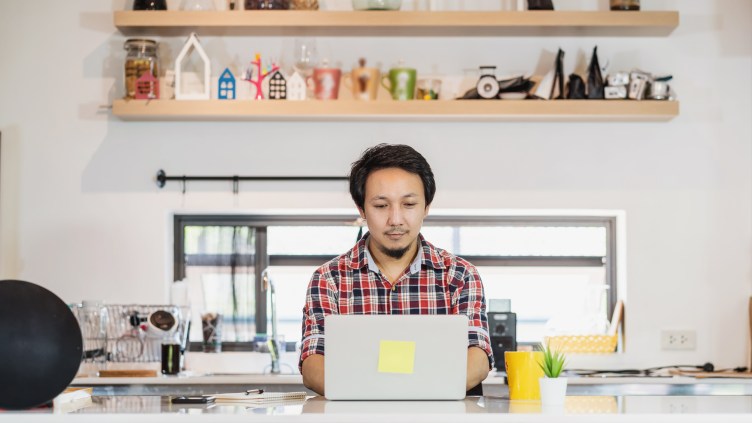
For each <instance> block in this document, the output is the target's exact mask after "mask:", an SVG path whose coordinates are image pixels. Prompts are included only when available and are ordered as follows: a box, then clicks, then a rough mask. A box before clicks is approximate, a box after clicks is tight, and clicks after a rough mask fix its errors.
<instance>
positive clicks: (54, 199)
mask: <svg viewBox="0 0 752 423" xmlns="http://www.w3.org/2000/svg"><path fill="white" fill-rule="evenodd" d="M556 3H557V5H563V6H566V8H578V7H590V8H595V7H603V3H604V2H602V1H596V2H593V1H581V2H577V1H570V2H566V4H563V3H564V2H563V1H558V2H556ZM643 3H645V5H644V9H649V10H660V9H678V10H680V11H681V25H680V27H679V28H678V29H677V30H676V31H674V33H673V34H672V35H671V36H669V37H655V38H654V37H636V38H630V37H616V36H611V37H558V38H557V37H468V38H448V37H446V38H442V37H426V38H423V37H408V38H400V37H386V38H376V37H341V38H336V37H321V38H319V39H318V42H319V45H320V48H321V50H322V51H323V52H324V54H325V55H328V56H329V57H331V58H332V60H335V61H341V62H342V63H343V64H344V65H345V66H346V67H349V66H350V65H351V64H352V63H354V62H355V61H356V60H357V58H358V57H359V56H360V55H366V57H368V58H369V60H370V61H371V62H372V63H375V62H381V63H382V64H383V67H384V68H388V67H389V66H390V65H391V64H393V63H396V61H397V59H399V58H405V59H406V60H407V62H408V64H411V65H414V66H415V67H417V68H418V71H419V72H422V73H426V72H441V73H445V74H462V73H463V69H466V68H475V67H476V66H477V65H484V64H497V65H498V66H499V67H500V70H502V72H508V73H516V72H530V71H531V70H533V69H536V68H539V67H540V66H542V65H540V64H539V61H540V53H541V51H542V50H547V51H549V52H553V51H555V49H556V48H557V47H559V46H561V47H562V48H564V49H565V50H566V51H567V63H566V65H567V71H568V72H569V71H571V70H572V69H573V68H574V67H575V66H578V67H581V66H582V65H583V64H584V63H586V59H587V55H588V54H589V51H590V49H591V48H592V46H593V45H595V44H597V45H598V46H599V51H600V58H601V62H602V63H604V62H606V61H609V60H610V63H611V65H612V69H630V68H632V67H640V68H643V69H645V70H649V71H654V72H657V73H673V74H674V75H675V77H676V79H675V81H674V87H675V89H676V90H677V92H678V93H679V96H680V99H681V101H682V103H681V115H680V116H679V117H678V118H676V119H674V120H673V121H671V122H668V123H452V122H437V123H253V122H234V123H218V122H177V123H165V122H156V123H147V122H122V121H120V120H118V119H116V118H113V117H112V116H110V115H109V113H108V112H107V111H106V110H101V109H100V106H101V105H105V104H109V103H110V102H111V101H112V100H113V99H115V98H118V97H120V96H121V95H122V88H121V86H122V75H121V72H122V70H121V69H122V65H123V59H124V55H125V52H124V51H123V50H122V45H123V41H124V39H125V37H124V36H123V35H121V34H120V33H119V32H118V31H117V30H116V29H115V28H114V27H113V23H112V22H113V16H112V12H113V10H120V9H122V8H124V7H125V6H126V1H125V0H113V1H111V2H106V1H101V0H88V1H87V0H68V1H53V0H48V1H44V2H33V1H28V0H3V1H2V2H0V47H2V48H1V49H0V52H1V53H0V54H1V56H0V130H1V131H2V149H3V150H2V168H1V171H2V175H1V178H0V183H1V184H2V185H1V187H0V192H1V193H2V201H1V202H0V212H1V215H0V225H1V226H0V242H1V244H0V266H1V267H0V276H2V277H5V278H21V279H25V280H29V281H34V282H36V283H40V284H42V285H44V286H46V287H48V288H49V289H51V290H53V291H54V292H56V293H58V294H59V295H60V296H61V297H62V298H63V299H65V300H66V301H77V300H80V299H82V298H101V299H105V300H107V301H109V302H145V303H156V302H163V301H166V300H167V293H166V292H167V288H166V287H167V286H168V284H169V280H170V276H171V264H172V263H171V249H170V233H171V227H170V220H169V216H170V214H171V213H173V212H176V211H208V212H211V211H230V212H244V211H246V210H249V209H254V210H263V209H266V208H288V207H289V208H332V207H334V208H348V207H351V202H350V200H349V198H348V196H347V194H346V187H345V186H344V185H343V184H340V183H306V184H302V183H301V184H282V183H259V184H243V185H242V192H241V194H240V195H238V196H237V197H234V196H232V194H230V193H229V190H230V186H229V184H228V185H227V186H218V185H190V186H189V192H188V194H186V195H185V196H183V195H181V194H180V192H179V186H178V185H176V184H173V185H168V187H167V188H165V189H164V190H159V189H157V188H156V186H155V184H154V182H153V177H154V174H155V172H156V171H157V170H158V169H160V168H163V169H165V170H166V171H167V172H168V173H170V174H219V175H229V174H248V175H271V174H322V175H329V174H345V173H346V172H347V170H348V167H349V163H350V162H352V161H353V160H354V159H355V158H356V157H357V155H358V154H359V152H360V151H362V150H363V149H364V148H366V147H367V146H370V145H373V144H375V143H377V142H382V141H386V142H400V143H408V144H411V145H413V146H415V147H416V148H417V149H418V150H419V151H421V152H422V153H423V154H424V155H425V156H426V157H427V158H428V160H429V162H430V163H431V164H432V166H433V168H434V170H435V173H436V177H437V180H438V187H439V190H438V194H437V196H436V200H435V203H434V208H437V209H438V208H504V209H531V208H542V209H560V208H565V209H569V208H572V209H612V210H624V211H625V212H626V216H627V231H626V236H627V257H628V268H627V275H628V278H629V279H628V281H627V291H628V299H629V301H628V304H627V352H626V353H625V354H623V355H620V356H615V357H606V358H602V359H600V360H594V361H589V362H588V363H589V364H592V365H613V366H622V367H623V366H638V367H647V366H653V365H661V364H673V363H678V362H682V364H683V363H701V362H703V361H708V360H711V361H714V362H715V363H716V365H718V366H737V365H742V364H744V363H745V362H746V358H745V357H746V356H747V334H746V333H747V326H746V321H745V319H744V316H745V315H746V314H745V313H746V304H747V301H748V300H747V299H748V297H749V296H750V292H751V291H752V283H751V282H750V260H749V257H750V239H752V238H751V235H752V175H750V171H751V169H752V166H751V165H752V163H751V160H752V151H751V149H750V141H752V127H751V126H750V117H751V116H752V85H751V83H750V81H751V80H752V78H751V75H752V52H751V50H752V46H751V44H752V37H751V36H750V30H749V28H750V25H751V24H752V5H751V4H750V2H749V1H747V0H723V1H711V0H682V1H667V0H665V1H659V0H655V1H649V2H648V1H646V2H643ZM128 4H130V3H129V2H128ZM465 4H466V5H467V4H470V6H466V7H468V8H469V7H471V6H472V4H473V3H472V2H467V3H465ZM475 4H478V2H476V3H475ZM485 4H487V3H485ZM202 40H203V42H204V45H205V46H206V49H207V50H208V53H209V55H210V56H211V57H212V58H213V60H214V62H215V63H214V65H215V69H216V68H218V67H219V66H220V65H221V66H225V65H227V64H228V63H230V62H233V63H235V64H236V65H239V64H242V63H245V62H246V61H247V60H249V59H250V57H251V56H252V54H253V53H254V52H257V51H258V52H261V53H262V54H264V55H266V56H277V57H279V58H280V59H282V60H286V59H285V58H284V56H285V53H280V51H289V49H290V47H291V45H292V42H293V38H292V37H256V38H253V37H230V38H220V37H203V38H202ZM161 41H162V42H163V45H162V48H161V53H162V59H163V61H164V62H168V61H169V60H168V58H174V55H175V54H176V52H177V51H178V50H179V48H180V45H181V43H182V40H181V39H178V38H164V39H161ZM288 63H289V61H288ZM270 141H274V142H270ZM220 185H221V184H220ZM661 328H669V329H695V330H697V334H698V348H697V350H696V351H691V352H684V353H671V354H669V353H663V352H661V351H660V340H659V331H660V329H661Z"/></svg>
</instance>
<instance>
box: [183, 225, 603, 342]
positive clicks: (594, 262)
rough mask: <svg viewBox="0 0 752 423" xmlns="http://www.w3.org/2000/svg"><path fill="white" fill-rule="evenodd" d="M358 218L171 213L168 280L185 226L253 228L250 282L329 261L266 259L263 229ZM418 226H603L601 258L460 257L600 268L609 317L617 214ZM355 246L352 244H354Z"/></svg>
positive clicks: (260, 310) (262, 317)
mask: <svg viewBox="0 0 752 423" xmlns="http://www.w3.org/2000/svg"><path fill="white" fill-rule="evenodd" d="M357 219H358V215H357V214H354V213H353V214H344V213H343V214H334V213H330V214H314V215H311V214H290V215H264V214H252V215H251V214H249V215H240V214H233V215H222V214H216V215H212V214H175V215H174V216H173V231H174V232H173V234H174V240H173V261H174V267H173V281H180V280H182V279H184V278H185V267H186V260H185V255H184V254H183V247H184V242H185V236H184V235H185V227H186V226H197V225H198V226H201V225H203V226H249V227H252V228H254V230H255V236H256V242H255V243H254V247H255V250H254V255H253V260H251V259H250V257H249V256H241V257H240V259H241V260H243V258H244V257H245V260H246V261H245V262H243V263H247V264H249V265H253V266H254V274H255V278H254V280H256V281H258V280H261V272H262V271H263V269H265V268H266V267H267V266H270V265H271V266H296V265H301V266H302V265H306V266H318V265H321V264H323V263H325V262H327V261H328V260H331V259H332V257H331V256H328V255H273V256H268V255H267V252H266V250H267V228H268V227H269V226H339V225H345V224H346V223H345V222H349V221H352V222H353V225H355V222H356V220H357ZM423 226H505V227H508V226H538V227H603V228H605V230H606V254H605V257H593V256H488V255H484V256H473V255H462V257H463V258H464V259H466V260H468V261H469V262H471V263H473V264H474V265H475V266H555V267H562V266H583V267H599V266H603V267H604V268H605V276H606V281H605V282H606V284H607V285H608V287H609V289H608V295H607V303H608V304H607V312H608V316H611V315H612V314H613V310H614V307H615V305H616V301H617V298H618V293H617V290H618V288H617V283H618V281H617V239H616V237H617V217H616V216H595V215H578V216H562V215H551V216H538V215H490V214H487V215H477V216H476V215H460V214H446V215H445V214H433V215H429V216H427V217H426V218H425V220H424V221H423ZM353 244H354V242H353ZM199 257H201V258H200V259H199V258H198V257H197V260H198V261H202V260H203V261H202V262H203V263H206V264H205V265H207V266H209V265H211V266H214V265H216V264H212V263H211V260H210V259H211V257H216V256H211V255H202V256H199ZM254 292H255V296H256V304H255V313H256V314H255V323H256V331H257V332H258V333H266V320H267V301H259V299H260V298H264V299H266V295H265V293H264V292H262V291H261V286H260V284H257V283H255V284H254Z"/></svg>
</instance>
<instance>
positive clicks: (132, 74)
mask: <svg viewBox="0 0 752 423" xmlns="http://www.w3.org/2000/svg"><path fill="white" fill-rule="evenodd" d="M124 48H125V50H126V51H127V52H128V53H127V55H126V57H125V73H124V76H125V77H124V78H123V79H124V81H125V98H126V99H133V98H136V81H137V80H138V78H140V77H141V76H142V75H143V74H144V73H146V72H150V73H151V75H152V76H153V77H154V80H155V81H156V80H159V65H158V57H157V42H156V41H154V40H146V39H129V40H126V41H125V45H124ZM155 91H156V90H155ZM150 94H151V95H150V96H149V97H150V98H152V97H156V92H152V93H150Z"/></svg>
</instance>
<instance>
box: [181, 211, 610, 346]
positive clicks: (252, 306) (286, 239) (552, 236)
mask: <svg viewBox="0 0 752 423" xmlns="http://www.w3.org/2000/svg"><path fill="white" fill-rule="evenodd" d="M356 218H357V216H356V215H327V216H323V215H322V216H318V215H316V216H286V215H282V216H195V215H180V216H175V280H182V279H184V278H185V279H187V280H188V281H189V285H191V286H193V287H194V288H195V289H194V290H193V291H194V293H193V294H192V297H191V298H194V299H195V298H198V300H197V301H196V302H198V303H200V304H203V306H202V307H204V308H207V309H208V308H212V309H214V310H216V311H220V312H221V313H223V315H225V316H226V317H225V319H224V323H225V326H224V329H223V340H225V341H237V342H247V341H250V340H252V339H253V337H254V335H256V334H257V333H259V334H263V333H266V332H267V328H269V325H270V320H269V319H268V318H267V317H266V316H267V310H268V305H267V302H268V293H267V292H266V291H263V290H262V287H261V286H260V284H257V283H256V281H258V280H260V277H261V272H262V271H263V269H265V268H267V267H268V269H269V271H270V275H271V278H272V281H273V283H274V286H275V292H276V297H277V299H276V303H277V304H276V305H277V318H278V325H279V326H278V333H279V334H281V335H283V336H284V338H285V340H286V341H287V342H298V341H300V332H301V319H302V308H303V304H304V302H305V290H306V287H307V285H308V281H309V280H310V277H311V274H312V273H313V271H314V270H315V269H316V268H317V267H318V266H320V265H321V264H323V263H324V262H326V261H328V260H330V259H331V258H333V257H336V256H338V255H340V254H342V253H344V252H346V251H348V250H349V249H350V248H352V246H353V245H354V243H355V242H356V239H357V237H358V232H359V229H360V228H359V226H357V225H356ZM615 220H616V219H615V218H614V217H600V216H593V217H591V216H576V217H575V216H565V217H549V216H443V215H442V216H435V215H430V216H429V217H428V218H427V219H426V220H425V222H424V226H423V229H422V231H421V232H422V233H423V235H424V236H425V237H426V239H427V240H429V241H430V242H431V243H433V244H434V245H436V246H438V247H440V248H444V249H446V250H448V251H450V252H452V253H454V254H456V255H459V256H462V257H463V258H465V259H467V260H469V261H470V262H471V263H473V264H474V265H475V266H476V267H477V268H478V271H479V273H480V275H481V278H482V279H483V283H484V287H485V292H486V299H487V300H490V299H511V303H512V311H514V312H516V313H517V319H518V327H517V339H518V341H519V342H523V343H525V342H540V341H541V340H542V337H543V335H544V333H545V331H546V330H547V328H546V323H547V322H549V324H552V323H553V324H555V325H558V327H559V328H562V327H566V325H567V324H569V323H570V320H571V318H573V317H576V316H578V315H579V316H581V315H583V314H584V313H585V311H586V310H593V309H600V310H601V311H602V314H603V316H604V317H606V316H610V313H611V311H612V310H613V306H614V304H615V302H616V289H615V288H616V286H615V274H616V273H615V272H616V263H615V257H616V255H615V245H616V244H615V233H616V230H615ZM604 286H605V287H606V288H605V289H604ZM195 291H199V292H200V293H199V294H198V295H196V293H195ZM541 293H545V294H544V295H542V294H541ZM199 297H200V298H199ZM257 299H261V301H257ZM194 307H195V306H194ZM597 323H598V324H601V323H602V322H597ZM550 329H551V327H549V328H548V330H550ZM191 339H192V340H194V341H199V340H200V339H201V334H200V329H198V330H195V325H194V330H192V334H191Z"/></svg>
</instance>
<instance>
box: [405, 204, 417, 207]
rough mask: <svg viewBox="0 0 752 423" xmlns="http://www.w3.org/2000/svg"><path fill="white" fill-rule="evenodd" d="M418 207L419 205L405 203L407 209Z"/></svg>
mask: <svg viewBox="0 0 752 423" xmlns="http://www.w3.org/2000/svg"><path fill="white" fill-rule="evenodd" d="M416 205H417V204H416V203H405V207H408V208H412V207H415V206H416Z"/></svg>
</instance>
